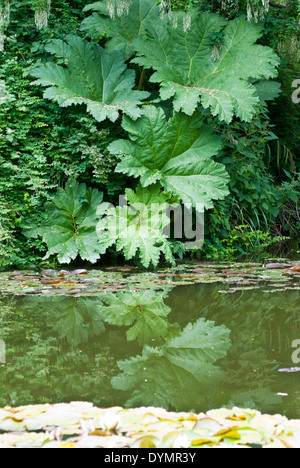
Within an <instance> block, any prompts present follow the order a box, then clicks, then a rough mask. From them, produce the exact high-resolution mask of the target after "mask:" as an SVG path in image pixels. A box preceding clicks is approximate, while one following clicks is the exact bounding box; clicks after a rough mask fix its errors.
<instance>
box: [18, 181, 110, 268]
mask: <svg viewBox="0 0 300 468" xmlns="http://www.w3.org/2000/svg"><path fill="white" fill-rule="evenodd" d="M102 200H103V193H102V192H99V191H98V190H97V189H87V187H86V185H85V184H79V183H78V182H76V181H72V180H71V181H69V182H68V183H67V185H66V188H65V190H63V189H61V188H59V189H58V191H57V193H56V195H55V197H54V199H53V200H52V201H51V202H48V203H47V204H46V206H45V211H46V214H47V218H48V219H47V221H46V223H45V224H44V225H43V226H41V227H39V228H37V229H33V230H31V231H29V232H28V233H27V235H28V236H31V237H37V236H41V237H42V239H43V241H44V242H45V243H46V244H47V246H48V249H49V250H48V252H47V255H46V257H45V258H48V257H49V256H50V255H53V254H58V260H59V262H60V263H70V261H71V260H75V259H76V257H77V255H80V257H81V258H82V259H83V260H88V261H90V262H92V263H95V262H96V261H97V260H98V259H99V258H100V255H101V254H103V253H104V252H105V247H104V246H103V244H102V243H101V242H100V240H99V238H98V236H97V232H96V224H97V222H98V221H99V217H100V216H101V215H100V212H101V209H100V212H99V206H101V207H102V209H103V210H104V209H105V208H107V204H105V203H103V204H102ZM97 210H98V215H97Z"/></svg>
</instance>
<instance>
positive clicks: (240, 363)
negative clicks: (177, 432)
mask: <svg viewBox="0 0 300 468" xmlns="http://www.w3.org/2000/svg"><path fill="white" fill-rule="evenodd" d="M219 290H220V285H219V284H198V285H189V286H178V287H176V288H174V289H172V290H168V291H164V290H162V291H160V292H159V291H139V292H132V293H130V292H120V293H118V294H117V295H116V296H115V298H114V299H110V300H106V301H103V300H102V299H101V298H79V297H37V296H27V297H25V296H24V297H10V296H9V297H2V298H1V297H0V339H1V340H2V342H1V343H2V351H1V352H0V358H1V360H2V361H5V362H3V363H2V364H1V365H0V406H5V405H11V406H16V405H26V404H35V403H43V402H50V403H56V402H69V401H74V400H81V401H82V400H85V401H91V402H93V403H94V404H95V405H98V406H103V407H104V406H105V407H107V406H115V405H121V406H149V405H155V406H163V407H166V408H167V409H175V410H182V411H188V410H194V411H197V412H199V411H206V410H208V409H211V408H216V407H224V406H227V407H232V406H233V405H237V406H242V407H253V408H256V409H258V410H261V411H263V412H269V413H270V412H271V413H281V414H284V415H287V416H288V417H292V418H300V386H299V383H300V373H281V372H279V369H281V368H291V367H297V366H299V367H300V364H297V362H296V361H295V356H296V357H297V352H296V353H295V351H297V348H293V347H292V343H293V342H294V341H295V340H300V323H299V320H300V314H299V312H300V308H299V290H297V289H295V290H285V291H277V292H274V293H271V292H263V289H260V290H246V291H236V292H235V293H234V294H220V293H219V292H218V291H219ZM299 343H300V341H299ZM298 348H300V344H299V345H298ZM0 349H1V346H0ZM4 351H5V353H4ZM293 353H294V357H293ZM298 356H299V358H300V352H299V353H298ZM293 359H294V362H293ZM299 360H300V359H299Z"/></svg>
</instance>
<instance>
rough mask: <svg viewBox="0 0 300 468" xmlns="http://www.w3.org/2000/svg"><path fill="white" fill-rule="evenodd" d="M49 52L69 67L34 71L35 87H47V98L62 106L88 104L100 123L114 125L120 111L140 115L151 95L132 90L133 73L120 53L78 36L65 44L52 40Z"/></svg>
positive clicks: (89, 109)
mask: <svg viewBox="0 0 300 468" xmlns="http://www.w3.org/2000/svg"><path fill="white" fill-rule="evenodd" d="M46 50H47V51H48V52H50V53H51V54H54V55H55V56H56V57H57V58H59V59H62V60H63V63H64V64H66V67H64V66H61V65H56V64H53V63H47V64H46V65H43V66H39V67H37V68H35V69H34V70H33V71H32V72H31V73H32V75H33V76H35V77H36V78H38V79H37V80H36V81H35V82H34V83H33V84H36V85H43V86H46V87H47V90H46V92H45V93H44V97H45V98H48V99H52V100H55V101H57V102H58V104H59V105H60V106H62V107H67V106H71V105H73V104H86V106H87V111H88V112H90V113H91V114H92V115H93V117H94V118H95V119H96V120H97V121H98V122H101V121H103V120H105V119H106V118H108V119H110V120H112V121H113V122H115V121H116V120H117V118H118V116H119V111H123V112H124V113H125V114H127V115H129V116H130V117H132V118H134V119H136V118H138V117H140V116H141V111H140V109H139V107H138V106H139V105H140V104H141V100H142V99H144V98H146V97H148V96H149V93H146V92H143V91H134V90H133V89H132V88H133V86H134V80H135V74H134V71H133V70H128V69H127V68H126V65H125V63H124V59H123V55H122V54H121V53H120V52H119V51H113V52H111V53H110V54H107V53H106V52H105V51H104V50H103V49H102V47H100V46H98V45H91V44H90V43H89V42H87V41H85V40H83V39H81V38H80V37H78V36H67V38H66V42H64V41H61V40H56V41H53V42H52V43H51V44H50V45H49V46H47V47H46Z"/></svg>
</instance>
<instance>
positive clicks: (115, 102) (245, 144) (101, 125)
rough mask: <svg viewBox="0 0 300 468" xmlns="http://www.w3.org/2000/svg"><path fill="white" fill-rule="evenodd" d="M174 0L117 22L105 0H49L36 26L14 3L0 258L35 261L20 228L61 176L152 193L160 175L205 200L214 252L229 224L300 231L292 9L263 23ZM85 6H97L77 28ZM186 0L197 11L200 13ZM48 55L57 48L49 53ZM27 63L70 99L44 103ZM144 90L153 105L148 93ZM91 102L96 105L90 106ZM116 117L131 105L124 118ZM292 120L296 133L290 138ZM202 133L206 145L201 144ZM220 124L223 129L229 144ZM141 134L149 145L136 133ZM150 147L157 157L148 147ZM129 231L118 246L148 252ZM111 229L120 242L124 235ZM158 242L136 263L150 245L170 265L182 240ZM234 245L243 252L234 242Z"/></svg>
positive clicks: (3, 120) (149, 4) (34, 242)
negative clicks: (43, 20)
mask: <svg viewBox="0 0 300 468" xmlns="http://www.w3.org/2000/svg"><path fill="white" fill-rule="evenodd" d="M229 3H230V4H229ZM248 3H249V2H239V7H240V11H242V9H244V11H246V7H247V4H248ZM171 4H172V9H173V11H174V14H171V13H170V12H169V15H167V16H166V15H164V12H166V11H165V10H163V9H162V8H161V6H162V5H161V6H160V7H159V5H157V4H156V3H155V2H154V1H152V0H143V1H142V2H141V1H140V0H133V2H132V6H131V8H130V10H129V15H128V16H127V15H126V14H124V12H125V10H126V8H125V10H124V8H123V10H124V11H123V12H122V14H121V10H119V11H117V12H116V13H117V15H116V16H115V17H114V18H113V19H112V18H111V17H110V16H113V15H112V14H111V13H112V12H111V11H110V12H109V11H108V9H107V3H106V1H102V2H97V3H96V4H93V5H88V6H86V2H85V1H84V0H75V1H74V2H72V7H71V6H70V5H69V3H67V2H66V1H64V0H57V1H56V2H52V11H51V15H50V17H49V16H48V18H47V21H49V27H48V28H47V27H43V29H41V30H37V28H36V27H35V25H34V21H35V20H34V15H33V11H32V7H33V4H32V1H31V0H28V1H27V0H24V1H22V2H19V1H17V0H16V1H14V2H11V9H10V24H8V22H7V24H6V25H5V31H4V33H5V36H6V40H5V51H6V53H5V54H3V55H2V56H1V58H0V60H1V70H0V103H1V108H0V134H1V142H0V150H1V151H0V167H1V171H0V200H1V239H2V240H1V241H0V249H1V259H0V265H1V266H5V265H19V266H20V265H23V264H25V263H28V262H33V263H37V262H39V261H41V257H42V256H43V255H44V252H45V244H44V243H43V242H42V240H41V239H40V237H38V238H31V239H29V240H26V239H25V237H24V235H23V230H24V228H26V227H28V226H33V225H38V224H39V223H40V222H41V220H42V219H43V217H44V204H45V203H46V202H47V201H48V200H49V199H51V198H52V197H53V196H54V191H55V190H56V189H57V187H61V188H63V187H64V186H65V183H66V180H68V179H78V180H79V181H80V182H81V183H86V184H88V185H89V186H91V188H93V187H95V186H97V188H98V189H100V190H102V191H103V192H104V193H105V194H106V199H108V200H109V201H111V202H113V203H116V200H117V196H118V195H119V194H122V193H124V190H125V188H126V187H128V188H129V187H130V188H133V189H135V183H136V181H135V179H136V178H140V183H141V184H142V186H143V188H144V190H145V189H146V188H147V187H148V185H149V191H148V194H149V193H150V192H151V191H152V189H153V187H152V184H154V183H156V182H157V183H159V184H160V186H161V187H162V188H161V190H165V191H167V192H170V193H171V194H172V195H174V194H175V195H177V196H179V199H180V200H182V201H184V202H185V203H186V202H194V203H199V202H200V203H204V205H205V206H206V208H208V209H210V211H209V212H208V213H207V214H206V227H207V234H206V235H207V236H208V239H207V241H208V242H210V243H211V245H216V246H218V248H219V246H221V245H223V246H224V245H225V244H224V242H226V238H228V237H229V238H230V236H231V232H232V230H233V229H234V228H235V226H237V225H246V224H247V225H249V226H250V229H251V231H252V230H253V231H256V232H258V233H259V232H265V233H269V232H272V234H275V235H276V237H277V236H278V235H279V236H283V235H288V234H292V235H297V231H298V227H299V224H297V223H299V212H298V208H297V203H298V196H299V180H297V177H298V176H297V167H296V166H297V159H298V160H299V158H298V155H299V144H298V143H299V142H298V137H297V135H298V133H299V132H297V128H298V124H299V116H298V114H297V106H296V105H293V103H291V99H290V95H291V90H290V85H291V82H292V81H293V80H294V79H296V78H298V68H297V64H296V62H295V61H294V62H295V66H293V67H292V66H291V63H292V59H291V58H289V57H290V52H291V51H290V50H288V49H287V48H286V47H283V45H284V44H285V43H288V41H289V38H292V39H293V40H292V44H296V42H295V38H296V37H298V34H299V31H298V29H297V27H296V26H297V25H298V22H297V14H296V12H295V9H294V8H292V9H290V8H289V9H287V10H286V11H285V9H275V8H271V9H270V11H269V13H268V16H267V23H266V25H265V26H264V27H263V25H262V23H260V24H255V21H251V22H249V21H247V20H246V19H245V17H239V18H236V19H234V20H233V21H232V20H228V19H229V18H234V17H235V16H236V15H237V8H236V2H233V3H232V4H231V2H226V8H225V6H224V5H225V2H219V1H218V2H217V1H214V2H210V1H204V2H202V1H201V2H200V1H189V2H182V1H181V0H178V1H177V0H176V1H174V2H171ZM83 7H86V8H85V10H86V11H92V12H93V14H92V16H90V17H88V18H86V20H85V21H84V23H83V26H82V28H81V29H80V22H81V20H82V19H83V17H84V15H83V13H82V9H83ZM192 7H196V8H197V9H200V10H201V13H200V15H198V14H197V11H196V10H195V11H194V12H192V11H191V10H190V9H191V8H192ZM251 8H252V14H253V13H255V11H256V9H257V8H258V4H256V3H255V4H254V2H251ZM179 10H184V11H185V12H181V11H179ZM212 11H214V12H217V13H218V15H216V14H212V13H211V12H212ZM203 12H210V13H203ZM109 15H110V16H109ZM248 16H249V15H248ZM160 17H164V20H163V21H161V19H160ZM224 17H225V18H227V19H226V20H225V19H224ZM189 18H190V19H191V25H189V24H188V21H189ZM176 22H177V23H178V24H177V27H176ZM181 24H182V25H183V26H184V27H182V26H181ZM154 25H155V26H154ZM262 32H264V36H262ZM83 33H85V34H87V35H88V36H90V37H92V42H91V43H90V42H88V41H86V40H84V39H81V37H80V36H78V34H83ZM74 34H76V35H77V36H74ZM2 37H3V36H2ZM257 40H258V41H259V43H260V45H258V43H257V42H258V41H257ZM99 41H101V42H100V43H101V46H102V47H103V48H102V47H100V46H99V45H97V44H96V43H97V42H99ZM200 41H202V42H201V44H200ZM175 44H176V47H175V46H174V45H175ZM264 45H271V46H272V47H275V48H277V49H278V50H279V51H280V53H281V56H282V57H284V62H283V63H282V65H281V69H280V70H281V71H280V81H281V82H283V86H282V89H283V94H282V95H281V96H279V97H278V91H279V84H278V83H275V82H270V81H269V78H270V77H273V76H275V75H276V71H275V68H276V66H277V65H278V58H277V57H276V55H275V54H274V53H273V52H272V51H271V50H270V49H269V48H268V47H265V46H264ZM294 49H295V47H294ZM46 52H50V53H51V54H54V55H55V56H56V57H55V58H54V59H53V61H50V62H49V57H48V56H47V54H46ZM122 54H123V55H124V57H123V55H122ZM135 54H136V56H135ZM293 57H295V54H294V55H293ZM124 58H125V60H127V62H124ZM131 58H134V59H133V61H131V62H129V60H128V59H131ZM45 60H46V63H45ZM33 64H35V65H33ZM138 65H140V67H139V66H138ZM102 66H103V67H102ZM110 66H112V67H113V68H112V69H111V68H110ZM100 67H102V68H101V72H100V73H99V70H100ZM132 68H134V70H132ZM34 69H35V71H34V72H33V73H37V74H38V76H37V78H38V81H37V82H40V83H42V84H43V85H44V86H46V87H47V88H48V89H47V90H46V94H45V95H48V96H49V97H51V99H53V100H57V101H58V102H59V103H60V104H61V105H62V106H66V105H67V106H68V108H66V107H58V106H57V105H56V104H55V103H51V102H49V100H47V101H45V100H44V99H43V98H42V96H41V90H40V87H37V86H31V85H30V79H29V78H28V76H29V73H31V71H32V70H34ZM37 70H38V71H37ZM153 71H154V73H153ZM82 72H83V73H82ZM233 72H234V73H233ZM138 74H139V77H138V76H137V78H138V79H137V80H136V82H135V77H136V75H138ZM233 75H234V76H233ZM47 80H48V81H47ZM86 80H88V84H87V81H86ZM149 80H150V81H149ZM4 83H5V85H4ZM102 85H103V86H104V90H105V92H104V93H103V92H102ZM136 87H137V88H138V90H139V92H138V91H137V90H136ZM198 88H199V89H198ZM200 88H201V89H200ZM142 89H143V90H145V91H140V90H142ZM148 91H149V92H151V99H152V101H151V104H154V105H155V106H156V109H154V108H153V107H150V106H148V105H145V104H149V103H143V99H144V98H145V97H146V96H148V94H149V93H148ZM159 93H160V94H159ZM159 95H160V99H164V101H160V99H159V98H158V99H157V97H158V96H159ZM220 96H221V99H219V97H220ZM166 98H168V99H166ZM274 99H276V101H274ZM261 101H268V103H269V104H268V106H269V109H271V113H270V114H268V112H267V110H266V108H265V109H264V111H263V112H260V113H257V114H256V115H254V112H258V111H259V110H260V109H261ZM199 103H200V104H201V105H200V106H199ZM71 104H76V107H75V105H72V106H71ZM112 106H113V107H112ZM86 107H87V108H88V109H89V111H90V113H91V114H92V115H87V114H86V112H85V109H86ZM197 107H198V108H197ZM204 108H205V110H204ZM161 109H164V111H165V112H166V114H167V116H168V118H167V117H166V116H165V115H164V113H163V112H162V110H161ZM173 109H175V112H173ZM179 109H182V110H183V112H177V111H178V110H179ZM194 109H195V111H194ZM185 112H186V113H187V114H188V113H189V114H193V115H191V116H188V115H185ZM121 113H122V114H124V113H125V114H127V115H126V116H124V117H123V124H122V125H123V126H122V127H121V125H120V120H118V117H119V116H120V114H121ZM150 114H151V115H152V117H151V119H150V118H148V117H147V116H149V115H150ZM155 115H157V119H156V121H155V122H154V120H155V117H154V116H155ZM93 116H94V117H95V118H94V117H93ZM213 116H218V117H219V118H221V119H223V122H221V123H220V122H219V121H218V120H217V119H216V118H213ZM269 116H271V120H272V123H275V124H276V127H272V126H271V125H270V122H269ZM107 117H108V119H107ZM236 117H240V119H241V120H248V121H249V122H246V123H244V122H240V121H239V120H238V119H236ZM109 119H111V122H109V121H108V120H109ZM250 120H251V121H250ZM224 121H225V122H229V121H230V124H224ZM188 122H190V124H189V123H188ZM207 124H208V125H207ZM208 126H210V127H212V129H213V131H214V133H215V135H213V133H212V130H211V129H210V130H209V131H208V130H207V128H208ZM152 127H153V128H154V129H155V137H154V138H153V137H152V135H151V129H152ZM179 127H180V129H179ZM191 128H194V130H193V131H192V130H191ZM290 128H294V129H295V131H294V132H292V134H291V132H290ZM176 129H177V130H178V132H179V134H180V137H179V140H178V141H176V137H175V132H176ZM197 132H198V133H199V135H198V138H199V140H200V141H201V139H202V140H203V139H204V140H207V142H208V144H207V145H205V146H203V145H202V146H200V147H199V148H197V149H195V142H196V140H197V138H196V137H195V135H196V134H197ZM272 132H275V133H276V134H277V135H278V136H279V137H280V138H281V140H280V141H279V140H275V139H274V138H275V136H274V134H272ZM218 134H219V135H226V138H225V139H224V138H223V151H220V145H217V140H218V137H217V136H216V135H218ZM144 135H148V136H147V141H144V142H143V143H142V141H141V136H144ZM172 135H173V136H174V139H173V136H172ZM128 137H129V139H128ZM120 138H122V139H121V140H120ZM126 138H127V139H126ZM151 138H152V140H151ZM273 139H274V141H272V140H273ZM112 141H114V143H113V144H111V142H112ZM171 142H173V143H174V145H175V146H174V147H173V149H172V148H171V147H172V144H173V143H171ZM213 142H214V143H213ZM179 143H180V145H179ZM110 144H111V145H110ZM109 145H110V150H111V151H108V146H109ZM178 145H179V146H180V153H178V154H177V149H178V151H179V146H178ZM175 147H176V148H175ZM213 147H214V148H213ZM166 148H167V151H165V149H166ZM206 150H207V151H208V150H209V151H208V152H206ZM152 151H155V152H156V151H157V152H158V154H159V157H158V158H156V155H155V156H153V154H154V153H152V156H151V152H152ZM113 153H114V154H113ZM171 153H172V155H171ZM174 154H176V157H174ZM212 157H214V161H213V160H212ZM224 167H226V170H227V172H228V174H229V176H228V175H227V174H226V171H225V168H224ZM116 171H120V172H116ZM207 182H209V183H207ZM226 185H227V186H228V188H226ZM138 190H140V188H139V189H138ZM146 192H147V190H145V193H146ZM224 197H225V198H224ZM166 201H167V203H169V200H166ZM131 215H132V216H133V214H132V213H131ZM137 220H138V218H137ZM115 221H116V219H115ZM144 221H145V218H144ZM133 224H134V223H133ZM133 224H132V225H131V229H133V227H134V226H133ZM135 229H136V228H135ZM134 232H135V234H136V235H137V244H134V243H133V244H132V245H129V244H127V245H126V246H125V244H124V245H123V246H122V247H121V248H120V250H119V251H120V252H125V253H126V256H127V258H128V259H131V258H134V257H135V256H136V254H137V253H138V252H141V251H142V250H143V248H144V247H143V246H142V243H141V238H140V233H137V232H136V231H134ZM160 234H161V233H160ZM156 236H158V232H157V233H156ZM246 237H247V235H246ZM158 238H159V236H158V237H156V239H158ZM114 239H115V242H116V243H117V242H119V244H118V245H119V247H120V246H121V244H122V243H121V241H120V239H119V238H118V237H116V236H115V237H114ZM161 239H162V237H161V236H160V241H158V243H156V244H154V246H155V248H156V249H155V255H152V256H151V255H150V254H149V251H148V253H145V255H144V256H143V259H142V263H144V264H145V265H148V264H150V263H152V264H155V263H156V262H157V261H158V258H160V254H159V253H158V250H157V248H160V253H162V252H163V253H164V254H165V256H166V257H167V259H168V260H169V261H173V255H174V254H175V253H176V252H177V253H179V254H181V255H184V254H185V253H186V252H184V249H183V248H182V244H181V243H172V244H170V243H168V244H165V243H164V242H162V241H161ZM223 239H225V241H224V242H222V243H221V241H222V240H223ZM236 242H238V243H240V247H241V250H243V249H244V244H243V241H242V239H237V240H236ZM262 244H264V242H262ZM134 245H135V246H134ZM136 245H138V247H136ZM150 250H152V247H151V248H150ZM234 250H235V249H234ZM110 251H112V249H111V248H110ZM74 252H75V251H74ZM132 252H135V253H134V254H133V253H132ZM153 260H154V262H153Z"/></svg>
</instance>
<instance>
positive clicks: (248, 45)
mask: <svg viewBox="0 0 300 468" xmlns="http://www.w3.org/2000/svg"><path fill="white" fill-rule="evenodd" d="M224 28H225V29H224ZM223 29H224V44H223V45H222V47H221V48H220V51H219V56H218V57H217V58H216V60H214V59H213V58H212V47H211V39H210V34H211V33H216V32H219V31H221V30H223ZM261 35H262V28H261V26H260V25H253V24H250V23H249V22H248V21H247V20H246V19H245V18H244V17H239V18H236V19H235V20H232V21H230V22H229V23H228V22H227V21H225V20H224V19H223V18H222V17H220V16H218V15H213V14H201V15H199V14H193V15H192V26H191V29H190V30H189V32H187V33H184V32H182V31H180V30H179V29H173V28H172V27H171V26H168V25H167V24H165V23H160V24H159V25H158V26H157V25H155V27H154V26H153V27H152V28H151V30H150V29H149V30H148V31H147V33H146V35H145V37H143V36H142V37H140V38H138V39H136V40H135V41H134V42H133V45H134V48H135V49H136V51H137V55H138V57H137V58H135V59H134V60H133V62H134V63H138V64H139V65H141V66H144V67H146V68H153V69H154V70H156V72H155V73H154V74H153V75H152V76H151V78H150V81H151V82H153V83H160V96H161V98H162V99H163V100H165V99H169V98H171V97H174V109H175V110H176V111H179V110H182V111H183V112H185V113H187V114H188V115H192V114H193V112H194V111H195V109H196V106H197V103H198V102H199V101H200V102H201V104H202V106H203V107H204V108H205V109H207V108H209V109H210V111H211V113H212V114H213V115H214V116H218V117H219V118H220V120H225V121H226V122H231V121H232V119H233V117H234V116H235V115H236V116H237V117H239V118H240V119H241V120H245V121H250V120H251V119H252V117H253V116H254V114H255V113H256V112H257V109H258V104H259V98H258V96H257V93H256V90H255V87H253V85H251V84H250V83H249V79H250V78H253V79H262V78H264V79H269V78H273V77H275V76H276V75H277V71H276V67H277V66H278V64H279V59H278V57H277V56H276V54H275V53H274V52H273V51H272V50H271V49H270V48H268V47H263V46H260V45H257V44H256V41H257V40H258V39H259V38H260V37H261ZM174 44H176V47H174Z"/></svg>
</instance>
